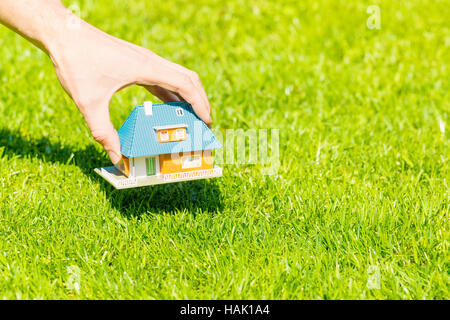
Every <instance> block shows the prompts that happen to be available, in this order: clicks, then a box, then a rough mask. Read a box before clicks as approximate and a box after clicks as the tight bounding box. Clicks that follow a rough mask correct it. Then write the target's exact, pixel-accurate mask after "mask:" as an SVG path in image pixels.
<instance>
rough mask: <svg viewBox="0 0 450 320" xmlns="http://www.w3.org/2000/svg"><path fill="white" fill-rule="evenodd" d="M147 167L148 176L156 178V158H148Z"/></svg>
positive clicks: (146, 160)
mask: <svg viewBox="0 0 450 320" xmlns="http://www.w3.org/2000/svg"><path fill="white" fill-rule="evenodd" d="M145 165H146V167H147V176H154V175H155V174H156V166H155V157H151V158H146V159H145Z"/></svg>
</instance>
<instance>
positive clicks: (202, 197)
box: [0, 128, 222, 217]
mask: <svg viewBox="0 0 450 320" xmlns="http://www.w3.org/2000/svg"><path fill="white" fill-rule="evenodd" d="M1 147H3V149H4V150H3V154H2V153H1V152H0V156H3V157H4V156H6V157H17V156H20V157H25V158H37V159H40V160H42V161H43V162H49V163H57V164H64V165H66V164H67V165H76V166H78V167H79V168H80V170H81V171H82V172H83V174H84V175H86V176H87V177H89V179H92V180H95V181H96V182H98V183H99V185H100V187H101V188H102V189H103V191H104V192H105V193H106V195H107V199H108V201H109V202H110V203H111V206H112V207H113V208H115V209H117V210H118V211H120V212H121V213H122V215H124V216H125V217H139V216H140V215H141V214H144V213H149V212H151V213H155V212H156V213H175V212H179V211H185V210H188V211H191V212H192V211H193V212H196V211H197V210H201V211H208V212H215V211H217V210H220V209H221V208H222V197H221V193H220V190H219V187H218V185H217V182H216V181H214V180H198V181H190V182H178V183H171V184H165V185H157V186H151V187H141V188H135V189H125V190H116V189H114V187H112V186H111V185H110V184H109V183H108V182H106V181H105V180H103V178H101V177H100V176H98V175H97V174H96V173H95V172H94V168H98V167H102V166H109V165H110V163H109V162H107V161H106V159H105V155H104V154H103V153H102V152H100V151H99V150H98V149H97V148H96V147H95V146H94V145H88V146H86V147H83V148H82V149H80V148H78V147H74V146H71V145H63V144H61V143H55V142H51V141H50V140H49V139H47V138H45V137H42V138H39V139H30V138H29V137H24V136H23V135H21V134H20V132H18V131H12V130H9V129H5V128H1V129H0V148H1ZM99 159H100V160H99ZM101 159H103V160H101Z"/></svg>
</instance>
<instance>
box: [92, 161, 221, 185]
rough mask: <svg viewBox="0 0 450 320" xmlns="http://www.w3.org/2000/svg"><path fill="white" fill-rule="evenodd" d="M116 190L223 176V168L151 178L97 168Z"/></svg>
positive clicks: (109, 168)
mask: <svg viewBox="0 0 450 320" xmlns="http://www.w3.org/2000/svg"><path fill="white" fill-rule="evenodd" d="M94 171H95V172H97V173H98V174H99V175H100V176H102V177H103V178H104V179H105V180H106V181H108V182H109V183H110V184H112V185H113V186H114V188H116V189H128V188H136V187H145V186H151V185H156V184H163V183H172V182H179V181H190V180H199V179H207V178H217V177H221V176H222V168H220V167H217V166H214V168H213V169H206V170H194V171H188V172H177V173H169V174H157V175H154V176H149V177H130V178H129V177H127V176H126V175H124V174H123V173H122V172H121V171H120V170H118V169H117V168H116V167H114V166H111V167H105V168H96V169H95V170H94Z"/></svg>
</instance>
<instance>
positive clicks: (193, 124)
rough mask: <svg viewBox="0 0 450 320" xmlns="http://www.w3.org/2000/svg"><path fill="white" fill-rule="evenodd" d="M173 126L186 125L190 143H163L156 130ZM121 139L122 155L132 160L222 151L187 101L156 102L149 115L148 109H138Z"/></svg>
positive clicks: (127, 122)
mask: <svg viewBox="0 0 450 320" xmlns="http://www.w3.org/2000/svg"><path fill="white" fill-rule="evenodd" d="M179 108H181V109H183V112H182V113H183V114H182V115H181V116H180V115H177V111H176V110H177V109H179ZM171 125H186V126H187V127H186V133H187V134H186V140H183V141H173V142H159V141H158V137H157V134H156V130H155V127H161V126H171ZM119 138H120V144H121V152H122V154H123V155H124V156H126V157H128V158H136V157H148V156H154V155H159V154H169V153H177V152H190V151H200V150H211V149H217V148H222V144H221V143H220V142H219V141H218V140H217V139H216V137H215V136H214V134H213V133H212V131H211V130H210V129H209V128H208V127H207V126H206V125H205V123H204V122H203V121H202V120H201V119H200V118H199V117H198V116H197V115H196V114H195V113H194V110H193V109H192V107H191V105H190V104H189V103H187V102H167V103H155V104H153V106H152V114H151V115H146V114H145V110H144V106H137V107H135V108H134V109H133V111H132V112H131V114H130V115H129V116H128V118H127V119H126V120H125V122H124V123H123V125H122V127H121V128H120V129H119Z"/></svg>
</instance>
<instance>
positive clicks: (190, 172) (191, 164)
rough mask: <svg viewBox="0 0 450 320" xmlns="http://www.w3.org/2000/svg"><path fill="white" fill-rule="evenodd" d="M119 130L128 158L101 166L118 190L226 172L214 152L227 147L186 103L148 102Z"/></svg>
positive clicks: (97, 170) (138, 107)
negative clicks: (214, 156)
mask: <svg viewBox="0 0 450 320" xmlns="http://www.w3.org/2000/svg"><path fill="white" fill-rule="evenodd" d="M118 133H119V138H120V144H121V152H122V155H123V161H122V162H121V163H119V164H118V165H116V166H115V167H107V168H101V169H96V172H97V173H99V174H100V175H101V176H103V177H104V178H105V179H106V180H108V181H109V182H110V183H111V184H113V185H114V186H115V187H116V188H117V189H122V188H130V187H137V186H145V185H154V184H161V183H169V182H176V181H187V180H196V179H204V178H211V177H219V176H221V175H222V169H221V168H219V167H216V166H214V165H213V155H212V150H213V149H217V148H221V147H222V145H221V144H220V142H219V141H218V140H217V139H216V137H215V136H214V134H213V133H212V132H211V130H210V129H209V128H208V127H207V126H206V125H205V123H204V122H203V121H202V120H200V119H199V118H198V117H197V115H196V114H195V113H194V111H193V109H192V107H191V105H189V104H188V103H186V102H168V103H158V104H152V103H151V102H145V103H144V105H142V106H137V107H135V108H134V110H133V111H132V112H131V114H130V115H129V117H128V118H127V119H126V120H125V122H124V123H123V125H122V127H121V128H120V129H119V131H118Z"/></svg>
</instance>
